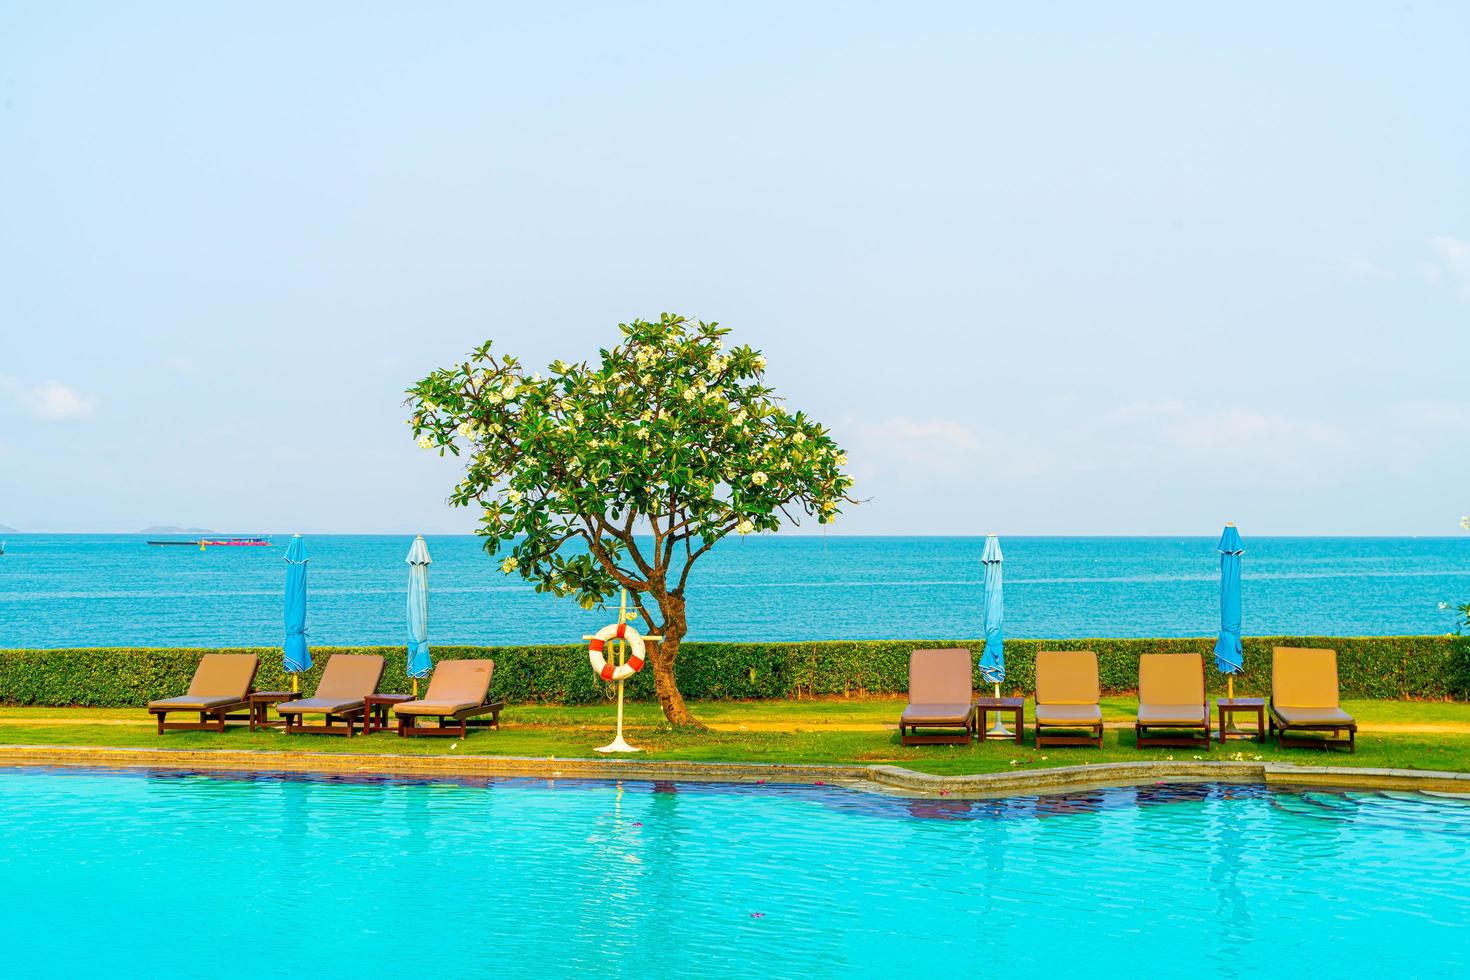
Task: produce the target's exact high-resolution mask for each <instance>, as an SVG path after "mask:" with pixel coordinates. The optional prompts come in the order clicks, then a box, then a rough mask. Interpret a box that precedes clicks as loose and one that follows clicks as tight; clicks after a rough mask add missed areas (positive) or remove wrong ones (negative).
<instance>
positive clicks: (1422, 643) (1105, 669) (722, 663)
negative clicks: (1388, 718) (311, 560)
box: [0, 636, 1470, 708]
mask: <svg viewBox="0 0 1470 980" xmlns="http://www.w3.org/2000/svg"><path fill="white" fill-rule="evenodd" d="M935 646H964V647H969V648H970V649H971V650H972V651H974V652H975V654H976V657H977V660H978V657H979V653H980V651H981V650H982V649H983V647H984V643H983V642H982V641H979V640H877V641H831V642H811V643H686V644H684V646H683V648H682V650H681V651H680V654H679V662H678V664H677V668H676V672H677V674H678V677H679V689H680V690H681V691H682V692H683V694H684V696H685V697H686V698H690V699H694V700H706V699H715V700H728V699H748V698H785V699H790V698H803V697H831V696H848V697H851V696H857V697H861V696H865V695H878V696H882V695H892V694H900V693H902V692H903V691H904V690H905V689H906V688H907V686H908V655H909V652H910V651H912V650H915V649H919V648H922V647H935ZM1273 646H1316V647H1331V648H1333V649H1335V650H1337V653H1338V673H1339V679H1340V683H1341V689H1342V696H1343V697H1344V698H1386V699H1413V700H1467V699H1470V638H1466V637H1459V636H1377V637H1374V636H1370V637H1320V636H1318V637H1251V638H1247V639H1246V640H1245V670H1244V672H1243V673H1242V674H1241V675H1239V676H1238V677H1237V679H1236V685H1235V687H1236V691H1237V693H1240V694H1261V693H1263V692H1266V691H1269V689H1270V685H1271V648H1272V647H1273ZM1042 649H1054V650H1066V649H1072V650H1095V651H1097V655H1098V661H1099V673H1100V674H1101V680H1102V686H1103V690H1104V691H1105V692H1108V693H1118V692H1125V691H1132V690H1134V689H1135V687H1136V685H1137V681H1138V657H1139V655H1140V654H1143V653H1198V654H1201V655H1203V656H1204V657H1205V658H1206V662H1207V663H1209V664H1211V665H1212V664H1213V659H1212V651H1213V649H1214V640H1213V638H1193V639H1164V640H1133V639H1128V640H1008V641H1007V642H1006V670H1007V679H1006V683H1005V684H1004V685H1003V687H1004V689H1005V693H1011V694H1022V693H1028V692H1030V691H1031V690H1032V686H1033V680H1034V677H1035V661H1036V652H1037V651H1038V650H1042ZM339 652H340V653H378V654H382V655H383V656H385V657H387V658H388V666H387V669H386V670H385V671H384V674H383V683H382V690H384V691H392V692H406V691H408V689H409V681H408V679H407V677H406V676H405V666H404V660H405V652H404V649H403V648H402V647H318V648H316V649H314V650H313V651H312V656H313V658H314V659H315V661H316V666H315V668H314V669H313V670H312V671H311V673H310V674H308V675H307V676H306V677H304V678H303V679H302V689H303V690H306V691H310V690H313V689H315V687H316V681H317V678H318V677H319V676H320V673H321V668H322V665H323V664H324V663H326V660H327V658H328V657H329V656H331V655H332V654H333V653H339ZM205 653H256V654H259V655H260V659H261V666H260V673H259V674H258V675H257V678H256V687H258V688H260V689H262V690H265V689H286V688H287V687H288V682H287V680H286V677H285V675H284V674H283V673H282V672H281V651H280V650H278V649H249V650H245V649H234V650H198V649H150V648H137V647H130V648H93V649H79V650H0V703H4V704H22V705H57V706H60V705H79V706H85V707H97V708H118V707H133V706H138V705H141V704H143V703H144V702H146V701H148V700H151V699H153V698H162V697H171V696H173V695H176V694H182V693H184V691H186V690H187V689H188V687H189V680H190V678H191V677H192V676H193V673H194V666H195V664H196V663H197V662H198V660H199V657H200V656H202V655H203V654H205ZM478 657H489V658H493V659H494V660H495V680H494V683H493V691H494V692H495V694H496V695H497V696H499V697H501V698H504V699H505V700H506V701H508V702H510V703H512V704H524V703H528V702H541V703H561V704H588V703H594V702H597V701H600V700H603V699H605V698H609V697H612V696H613V692H614V690H615V688H614V687H613V685H610V684H604V683H602V682H601V681H599V680H597V679H596V678H595V677H594V676H593V674H592V671H591V670H590V669H589V668H588V665H587V653H586V648H585V647H582V646H513V647H463V646H436V647H434V658H435V659H436V660H445V659H459V658H478ZM1205 673H1206V676H1207V678H1208V680H1209V684H1210V688H1211V690H1212V691H1223V690H1224V688H1225V678H1224V677H1223V676H1222V675H1220V674H1218V673H1217V672H1216V671H1215V670H1213V669H1209V670H1207V671H1206V672H1205ZM975 686H976V689H977V690H980V689H983V687H984V685H983V684H982V682H981V678H980V672H979V669H978V667H977V669H976V671H975ZM653 695H654V692H653V674H652V672H651V671H648V670H645V671H643V672H642V673H640V674H637V675H636V676H634V678H633V679H632V680H631V681H629V683H628V696H629V697H630V698H632V699H634V700H640V701H649V700H652V699H653Z"/></svg>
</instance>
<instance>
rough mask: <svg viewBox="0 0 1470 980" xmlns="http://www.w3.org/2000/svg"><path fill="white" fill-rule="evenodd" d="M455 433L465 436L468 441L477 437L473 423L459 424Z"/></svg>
mask: <svg viewBox="0 0 1470 980" xmlns="http://www.w3.org/2000/svg"><path fill="white" fill-rule="evenodd" d="M455 431H456V432H458V433H459V434H460V435H462V436H464V437H465V438H466V439H473V438H474V437H475V426H474V424H473V423H470V422H461V423H459V426H458V427H457V428H456V429H455Z"/></svg>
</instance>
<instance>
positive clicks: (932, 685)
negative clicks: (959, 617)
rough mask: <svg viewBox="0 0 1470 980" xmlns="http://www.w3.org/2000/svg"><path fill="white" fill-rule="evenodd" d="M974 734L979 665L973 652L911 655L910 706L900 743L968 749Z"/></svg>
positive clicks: (901, 725)
mask: <svg viewBox="0 0 1470 980" xmlns="http://www.w3.org/2000/svg"><path fill="white" fill-rule="evenodd" d="M920 729H924V730H925V731H927V734H921V733H920ZM955 729H958V731H956V730H955ZM974 734H975V665H974V661H973V660H972V659H971V657H970V651H969V650H963V649H957V648H956V649H949V650H915V651H914V652H913V653H911V654H909V703H908V707H906V708H904V709H903V717H901V718H899V720H898V740H899V742H900V743H901V744H903V745H937V744H950V745H968V744H969V742H970V739H971V737H972V736H973V735H974Z"/></svg>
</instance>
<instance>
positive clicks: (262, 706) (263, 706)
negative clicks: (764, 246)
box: [250, 691, 301, 732]
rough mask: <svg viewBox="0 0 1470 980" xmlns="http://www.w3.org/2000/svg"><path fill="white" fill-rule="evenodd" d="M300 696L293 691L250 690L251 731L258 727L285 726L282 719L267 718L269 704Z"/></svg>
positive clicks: (293, 699) (295, 698)
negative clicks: (272, 719)
mask: <svg viewBox="0 0 1470 980" xmlns="http://www.w3.org/2000/svg"><path fill="white" fill-rule="evenodd" d="M300 697H301V695H300V694H298V693H297V692H295V691H251V692H250V730H251V731H252V732H253V731H255V730H256V729H260V728H285V727H286V722H285V721H284V720H280V719H278V720H276V721H271V720H269V715H268V714H267V713H268V712H269V711H270V706H271V705H273V704H280V703H281V702H283V701H295V700H297V699H299V698H300Z"/></svg>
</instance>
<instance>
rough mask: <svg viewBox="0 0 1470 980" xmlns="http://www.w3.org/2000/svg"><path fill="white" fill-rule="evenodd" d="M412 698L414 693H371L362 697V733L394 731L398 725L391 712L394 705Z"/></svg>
mask: <svg viewBox="0 0 1470 980" xmlns="http://www.w3.org/2000/svg"><path fill="white" fill-rule="evenodd" d="M412 700H413V695H412V694H369V695H368V696H367V697H365V698H363V699H362V707H363V712H362V733H363V734H364V735H371V734H372V733H373V732H388V731H392V730H393V729H394V728H396V727H397V726H396V725H394V724H392V721H391V717H390V714H389V712H390V710H391V709H392V707H393V705H395V704H402V703H403V702H405V701H412Z"/></svg>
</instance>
